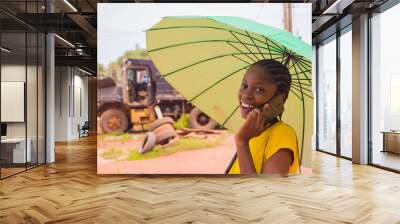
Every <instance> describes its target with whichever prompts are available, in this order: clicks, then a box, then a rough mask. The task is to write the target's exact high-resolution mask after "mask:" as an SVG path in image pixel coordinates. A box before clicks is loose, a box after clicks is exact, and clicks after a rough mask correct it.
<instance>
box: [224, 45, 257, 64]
mask: <svg viewBox="0 0 400 224" xmlns="http://www.w3.org/2000/svg"><path fill="white" fill-rule="evenodd" d="M227 43H228V44H229V45H231V46H232V47H233V48H235V49H236V50H237V51H239V52H240V53H243V52H242V51H241V50H240V49H238V48H237V47H235V46H234V45H233V44H231V43H230V42H229V41H227ZM245 55H246V57H248V58H249V59H250V60H252V61H253V62H256V61H254V60H253V58H251V57H250V56H248V55H247V54H245Z"/></svg>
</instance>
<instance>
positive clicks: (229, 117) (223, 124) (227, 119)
mask: <svg viewBox="0 0 400 224" xmlns="http://www.w3.org/2000/svg"><path fill="white" fill-rule="evenodd" d="M239 107H240V104H238V105H237V107H236V108H235V110H233V112H232V113H231V114H230V115H229V116H228V118H226V119H225V121H224V122H223V123H222V126H225V124H226V122H228V121H229V119H231V117H232V116H233V115H234V114H235V112H236V111H237V110H238V109H239Z"/></svg>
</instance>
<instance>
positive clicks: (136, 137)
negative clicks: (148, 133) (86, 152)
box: [97, 133, 143, 142]
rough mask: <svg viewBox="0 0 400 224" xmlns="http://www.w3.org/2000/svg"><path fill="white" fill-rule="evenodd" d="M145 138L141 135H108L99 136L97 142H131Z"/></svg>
mask: <svg viewBox="0 0 400 224" xmlns="http://www.w3.org/2000/svg"><path fill="white" fill-rule="evenodd" d="M142 138H143V137H142V136H140V135H139V134H132V133H107V134H100V135H97V140H98V141H102V140H106V141H113V142H128V141H131V140H141V139H142Z"/></svg>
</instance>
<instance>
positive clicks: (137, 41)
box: [97, 3, 311, 66]
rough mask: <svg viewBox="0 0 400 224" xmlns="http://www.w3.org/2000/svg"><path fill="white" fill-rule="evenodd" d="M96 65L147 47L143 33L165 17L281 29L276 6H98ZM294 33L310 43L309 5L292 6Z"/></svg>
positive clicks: (246, 4)
mask: <svg viewBox="0 0 400 224" xmlns="http://www.w3.org/2000/svg"><path fill="white" fill-rule="evenodd" d="M97 9H98V15H97V50H98V51H97V62H98V63H101V64H103V65H105V66H107V65H108V64H109V63H111V62H112V61H114V60H116V59H117V58H118V57H120V56H121V55H122V54H123V53H124V52H125V51H127V50H133V49H135V47H136V46H139V47H140V48H146V33H145V30H146V29H148V28H150V27H151V26H153V25H154V24H156V23H157V22H159V21H160V20H161V19H162V17H165V16H179V15H197V16H238V17H243V18H247V19H251V20H254V21H257V22H260V23H264V24H267V25H270V26H274V27H277V28H282V29H283V28H284V20H283V4H279V3H207V4H205V3H202V4H200V3H173V4H171V3H163V4H160V3H99V4H98V5H97ZM292 11H293V18H292V24H293V34H294V35H296V36H298V37H300V38H301V39H302V40H303V41H305V42H307V43H309V44H311V4H310V3H298V4H292Z"/></svg>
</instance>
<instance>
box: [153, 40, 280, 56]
mask: <svg viewBox="0 0 400 224" xmlns="http://www.w3.org/2000/svg"><path fill="white" fill-rule="evenodd" d="M212 42H227V43H237V44H246V45H249V46H254V47H259V48H261V49H267V48H266V47H263V46H257V45H253V44H251V43H244V42H239V41H233V40H200V41H190V42H185V43H179V44H173V45H168V46H164V47H159V48H155V49H151V50H148V51H147V52H149V53H150V52H155V51H159V50H164V49H168V48H172V47H178V46H183V45H188V44H197V43H212ZM275 52H278V51H275ZM274 55H281V54H280V53H275V54H274Z"/></svg>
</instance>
